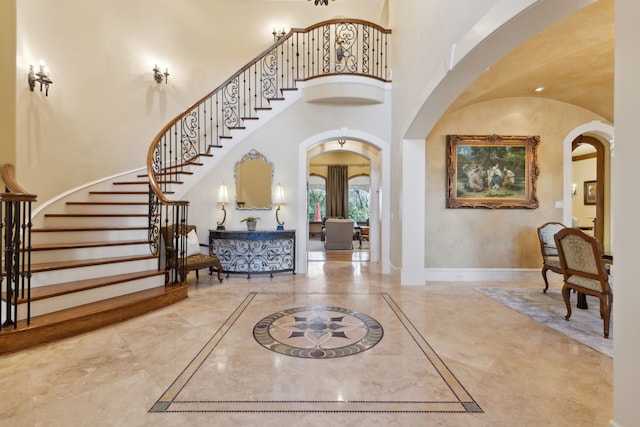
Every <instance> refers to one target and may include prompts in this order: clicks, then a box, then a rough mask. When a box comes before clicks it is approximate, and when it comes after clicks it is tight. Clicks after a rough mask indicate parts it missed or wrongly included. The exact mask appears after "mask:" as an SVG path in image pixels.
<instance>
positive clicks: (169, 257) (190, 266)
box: [161, 225, 224, 283]
mask: <svg viewBox="0 0 640 427" xmlns="http://www.w3.org/2000/svg"><path fill="white" fill-rule="evenodd" d="M173 233H174V227H173V226H168V227H162V229H161V234H162V241H163V242H164V249H165V254H166V257H165V262H166V266H167V269H168V270H170V269H173V268H175V266H176V265H178V266H180V264H181V262H180V261H181V260H180V259H179V258H178V257H179V256H180V253H179V252H180V251H176V249H175V247H174V246H175V242H174V235H173ZM177 233H178V234H181V235H186V245H185V249H184V253H185V254H186V259H185V260H184V261H185V269H184V271H182V272H178V273H179V274H180V281H181V282H183V283H184V282H185V281H186V279H187V278H186V275H187V274H188V273H189V272H190V271H195V272H196V279H199V278H200V277H199V275H198V270H200V269H202V268H208V269H209V274H213V271H217V272H218V281H220V282H222V272H223V271H224V269H223V268H222V263H221V262H220V259H219V258H218V257H217V256H216V255H215V254H214V253H213V249H212V247H211V245H207V244H203V243H200V242H199V240H198V235H197V231H196V226H195V225H181V226H178V227H177Z"/></svg>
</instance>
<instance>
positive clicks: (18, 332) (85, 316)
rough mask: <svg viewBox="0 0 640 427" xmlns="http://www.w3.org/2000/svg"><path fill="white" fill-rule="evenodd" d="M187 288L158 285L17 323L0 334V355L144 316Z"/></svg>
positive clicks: (178, 297) (181, 296) (173, 300)
mask: <svg viewBox="0 0 640 427" xmlns="http://www.w3.org/2000/svg"><path fill="white" fill-rule="evenodd" d="M187 290H188V286H158V287H155V288H151V289H147V290H142V291H138V292H133V293H130V294H126V295H121V296H118V297H114V298H109V299H105V300H102V301H98V302H93V303H89V304H84V305H80V306H77V307H72V308H68V309H65V310H60V311H56V312H53V313H49V314H43V315H41V316H34V317H32V318H31V322H30V324H27V321H26V320H20V321H18V324H17V328H16V329H14V328H13V327H12V326H8V327H4V328H3V329H2V330H1V331H0V354H6V353H11V352H14V351H19V350H23V349H25V348H29V347H34V346H37V345H41V344H45V343H48V342H52V341H56V340H60V339H63V338H68V337H72V336H75V335H78V334H80V333H84V332H88V331H91V330H95V329H98V328H101V327H104V326H107V325H110V324H113V323H116V322H121V321H123V320H127V319H131V318H133V317H136V316H139V315H141V314H144V313H148V312H150V311H153V310H157V309H159V308H162V307H166V306H168V305H170V304H174V303H176V302H178V301H181V300H183V299H185V298H187V297H188V295H187Z"/></svg>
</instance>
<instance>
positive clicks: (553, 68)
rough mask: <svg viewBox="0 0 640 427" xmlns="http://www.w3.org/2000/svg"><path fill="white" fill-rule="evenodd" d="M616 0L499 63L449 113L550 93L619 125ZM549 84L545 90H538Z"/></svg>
mask: <svg viewBox="0 0 640 427" xmlns="http://www.w3.org/2000/svg"><path fill="white" fill-rule="evenodd" d="M614 18H615V17H614V0H599V1H597V2H595V3H594V4H592V5H590V6H588V7H586V8H584V9H582V10H580V11H578V12H577V13H575V14H573V15H572V16H570V17H568V18H566V19H564V20H562V21H560V22H558V23H556V24H555V25H553V26H551V27H549V28H547V29H546V30H544V31H543V32H541V33H539V34H537V35H536V36H534V37H532V38H530V39H529V40H527V41H526V42H525V43H523V44H522V45H520V46H519V47H518V48H516V49H514V50H513V51H512V52H510V53H509V54H507V55H506V56H505V57H503V58H502V59H501V60H499V61H498V62H497V63H495V64H494V65H493V66H492V67H491V68H490V69H489V70H487V72H486V73H484V74H483V75H482V76H480V77H479V78H478V79H476V81H475V82H473V83H472V84H471V85H470V86H469V87H468V88H467V89H466V90H465V91H464V92H463V93H462V94H461V95H460V96H459V97H458V99H457V100H456V101H455V102H454V103H453V104H452V105H451V107H450V108H449V111H453V110H457V109H459V108H463V107H466V106H468V105H471V104H475V103H477V102H483V101H488V100H492V99H498V98H504V97H528V96H536V97H544V98H550V99H555V100H557V101H562V102H566V103H570V104H574V105H577V106H580V107H583V108H585V109H587V110H590V111H593V112H594V113H596V114H599V115H601V116H602V117H603V118H604V119H606V120H608V121H610V122H611V123H613V66H614V29H615V22H614ZM537 87H544V90H543V91H542V92H535V88H537Z"/></svg>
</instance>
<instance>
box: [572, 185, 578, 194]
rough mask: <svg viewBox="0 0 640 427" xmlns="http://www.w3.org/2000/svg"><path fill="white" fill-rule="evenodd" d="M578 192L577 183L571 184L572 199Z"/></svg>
mask: <svg viewBox="0 0 640 427" xmlns="http://www.w3.org/2000/svg"><path fill="white" fill-rule="evenodd" d="M577 191H578V190H577V186H576V183H575V182H574V183H573V184H571V197H573V196H575V195H576V192H577Z"/></svg>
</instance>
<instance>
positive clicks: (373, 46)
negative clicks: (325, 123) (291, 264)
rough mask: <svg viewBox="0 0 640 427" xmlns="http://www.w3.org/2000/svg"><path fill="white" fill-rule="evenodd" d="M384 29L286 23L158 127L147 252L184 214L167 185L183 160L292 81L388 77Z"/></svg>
mask: <svg viewBox="0 0 640 427" xmlns="http://www.w3.org/2000/svg"><path fill="white" fill-rule="evenodd" d="M390 33H391V31H390V30H386V29H384V28H382V27H380V26H378V25H375V24H372V23H370V22H366V21H362V20H351V19H336V20H330V21H325V22H321V23H319V24H316V25H313V26H310V27H308V28H305V29H292V30H291V31H290V32H289V33H288V34H286V35H285V36H283V37H281V38H280V39H279V40H278V41H276V42H275V43H274V44H273V45H272V46H271V47H270V48H268V49H267V50H265V51H264V52H263V53H262V54H260V55H258V56H257V57H256V58H255V59H254V60H252V61H251V62H249V63H248V64H247V65H246V66H244V67H243V68H241V69H240V70H239V71H238V72H237V73H235V74H234V75H233V76H231V77H230V78H229V79H228V80H227V81H225V82H224V83H223V84H221V85H220V86H218V87H217V88H216V89H214V90H213V91H212V92H211V93H209V94H208V95H206V96H205V97H203V98H202V99H200V100H199V101H198V102H196V103H195V104H194V105H192V106H191V107H189V108H188V109H187V110H185V111H184V112H183V113H181V114H180V115H178V116H177V117H175V118H174V119H173V120H171V121H170V122H169V123H168V124H167V125H166V126H165V127H164V128H163V129H162V130H161V131H160V132H159V133H158V134H157V135H156V137H155V138H154V140H153V141H152V143H151V146H150V148H149V152H148V155H147V169H148V176H149V182H150V187H149V188H150V190H149V196H150V197H149V240H150V244H151V250H152V252H153V253H158V251H159V249H160V235H161V233H160V227H162V226H168V225H171V224H172V223H175V224H181V223H184V224H186V222H187V217H186V206H188V202H184V201H182V202H177V201H172V200H171V199H170V197H169V196H168V193H169V191H170V189H171V186H172V185H174V184H177V183H180V182H181V177H183V176H184V174H186V173H187V168H188V167H190V166H192V165H194V164H198V163H200V162H202V161H203V159H204V158H206V157H208V156H211V155H212V151H213V150H214V149H215V148H216V147H222V146H223V142H224V141H227V140H230V138H231V131H233V130H239V129H244V126H245V122H247V121H249V120H256V119H258V116H259V113H260V111H261V110H268V109H271V102H273V101H275V100H281V99H284V94H285V93H286V91H287V90H294V89H295V86H296V82H297V81H301V80H309V79H313V78H317V77H322V76H330V75H338V74H340V75H344V74H348V75H357V76H364V77H369V78H373V79H377V80H381V81H389V80H388V73H389V70H388V63H387V36H388V35H389V34H390ZM181 211H184V214H182V213H181ZM182 246H184V245H174V247H176V248H177V247H182ZM174 265H175V264H174ZM175 277H181V276H180V274H175Z"/></svg>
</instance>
